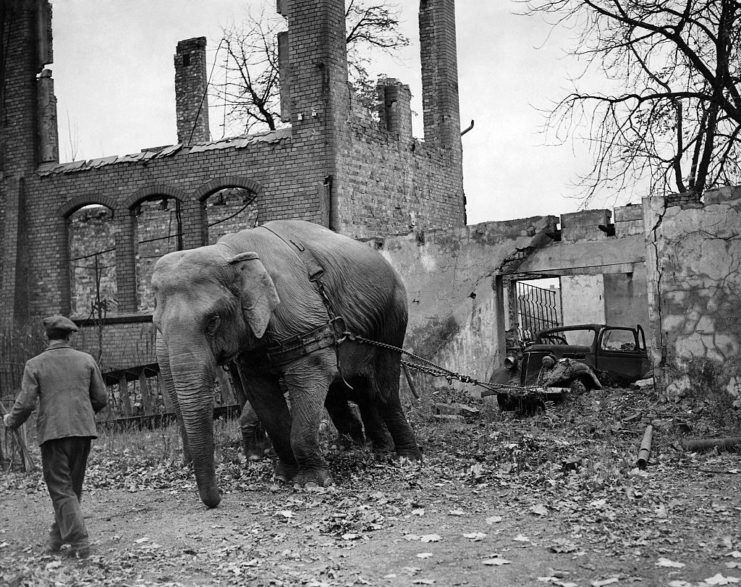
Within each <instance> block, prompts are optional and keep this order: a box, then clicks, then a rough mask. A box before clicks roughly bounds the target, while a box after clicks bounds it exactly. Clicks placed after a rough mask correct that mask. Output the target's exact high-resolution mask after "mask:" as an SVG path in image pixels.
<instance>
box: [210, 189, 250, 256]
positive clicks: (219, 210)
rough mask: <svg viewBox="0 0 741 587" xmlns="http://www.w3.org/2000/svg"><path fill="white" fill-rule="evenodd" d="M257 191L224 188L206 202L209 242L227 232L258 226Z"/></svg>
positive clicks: (212, 242)
mask: <svg viewBox="0 0 741 587" xmlns="http://www.w3.org/2000/svg"><path fill="white" fill-rule="evenodd" d="M255 197H256V194H255V192H253V191H251V190H248V189H246V188H242V187H229V188H222V189H220V190H218V191H216V192H214V193H213V194H211V195H210V196H209V197H208V198H207V199H206V200H205V202H204V205H205V207H206V223H207V226H208V244H209V245H212V244H214V243H215V242H216V241H217V240H219V239H220V238H221V237H222V236H224V235H225V234H229V233H231V232H239V231H240V230H244V229H245V228H254V227H255V226H257V224H258V222H257V203H256V201H255Z"/></svg>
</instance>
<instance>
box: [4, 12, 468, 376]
mask: <svg viewBox="0 0 741 587" xmlns="http://www.w3.org/2000/svg"><path fill="white" fill-rule="evenodd" d="M425 4H426V5H428V4H427V3H425ZM452 4H453V3H452V0H430V1H429V5H428V7H429V8H430V9H431V10H432V12H428V14H431V15H434V18H432V20H431V21H430V26H428V27H427V28H426V31H427V33H426V34H428V41H427V42H426V44H425V47H426V50H427V51H430V52H432V53H434V56H433V57H434V59H435V61H436V68H437V70H438V73H437V74H436V77H434V78H430V77H429V76H428V78H427V81H426V82H425V83H426V86H425V88H424V92H425V93H427V94H430V93H432V94H435V93H436V92H437V89H436V88H435V87H431V86H430V84H434V83H442V84H444V85H445V89H444V94H445V96H446V98H445V100H442V101H435V100H433V101H432V103H433V104H438V105H437V106H434V107H435V108H438V107H439V108H444V109H445V112H443V113H442V114H441V115H440V116H438V117H437V120H439V121H444V125H443V126H445V128H446V129H447V131H446V132H448V134H449V136H450V137H453V138H456V139H457V138H458V135H459V132H460V129H459V128H458V126H457V125H458V119H457V80H456V79H454V77H455V75H456V70H455V67H454V66H455V63H454V58H455V53H454V23H453V22H452V21H451V20H450V18H449V16H450V14H452V12H451V7H452ZM12 5H13V6H14V7H15V8H14V10H15V9H17V11H18V15H20V17H19V18H16V19H15V20H14V24H13V26H12V27H8V26H6V24H7V23H6V24H4V25H3V26H4V32H5V33H6V37H7V38H8V39H9V40H10V44H9V45H8V47H9V53H8V59H9V60H10V61H12V64H13V67H12V68H10V69H9V70H8V71H9V72H10V73H9V74H8V76H7V78H6V86H7V88H8V92H7V95H6V101H5V107H4V112H3V115H4V116H5V117H6V118H7V117H11V118H12V119H13V120H14V125H12V126H11V127H1V128H0V145H3V146H4V149H3V151H2V169H3V172H4V174H3V176H2V178H1V181H2V183H1V184H0V201H1V203H2V205H1V206H0V210H1V212H0V213H1V214H2V216H0V220H1V221H2V231H3V232H2V240H1V244H0V246H2V251H1V252H2V258H3V273H2V275H3V277H2V279H3V281H2V311H3V318H4V320H6V321H9V322H10V323H15V322H16V321H18V320H23V319H25V318H26V317H34V318H35V317H39V316H43V315H47V314H50V313H55V312H60V313H63V314H70V313H75V315H77V316H83V315H85V313H86V312H87V309H88V308H89V307H91V303H92V301H93V300H94V298H95V296H94V295H93V291H94V289H95V286H96V279H95V277H94V260H95V258H96V253H100V255H97V257H98V261H99V270H100V265H101V264H102V265H103V266H104V269H103V272H102V273H101V275H100V279H99V280H100V285H101V286H102V292H101V294H102V296H103V297H104V298H114V297H115V304H111V306H110V307H108V308H107V319H106V321H105V322H104V324H103V331H101V330H100V325H99V324H97V323H96V325H95V326H94V327H93V326H85V329H86V332H85V333H83V335H82V336H81V337H80V344H81V345H82V348H89V350H90V351H91V352H93V353H94V354H95V353H97V352H98V350H99V348H98V347H99V342H98V341H99V339H98V337H99V336H100V335H101V332H103V333H104V334H103V336H104V344H103V346H104V354H103V356H102V358H101V360H102V361H103V362H104V364H105V365H106V366H107V367H106V368H109V369H120V368H123V367H125V365H121V364H120V362H121V361H124V362H126V363H127V364H130V365H136V364H138V363H140V362H142V361H143V363H141V364H147V363H150V362H152V359H153V355H152V344H151V323H150V322H149V321H150V320H151V318H150V316H149V313H148V312H149V310H150V309H151V292H150V291H149V289H148V285H147V282H148V279H149V276H150V274H151V268H152V265H153V263H154V262H155V261H156V259H157V258H158V257H159V256H160V255H162V254H163V253H164V252H166V251H169V250H173V249H174V248H180V247H182V248H192V247H197V246H201V245H204V244H207V243H209V242H213V241H214V240H215V238H217V237H218V236H220V235H221V234H223V233H224V232H226V231H232V230H235V229H237V228H239V227H240V226H249V225H253V224H254V223H255V222H260V223H262V222H267V221H269V220H274V219H285V218H301V219H305V220H310V221H313V222H318V223H321V224H325V225H329V226H331V227H333V228H335V229H336V230H339V231H341V232H344V233H347V234H349V235H351V236H359V237H362V236H372V235H379V234H380V235H386V234H389V233H403V234H407V233H409V232H410V231H416V232H417V233H421V232H422V231H424V230H430V229H434V228H439V227H449V226H461V225H463V224H464V223H465V210H464V198H463V188H462V177H461V165H460V150H459V147H460V141H459V139H458V140H454V141H452V146H451V144H449V143H450V141H447V140H446V141H444V140H442V138H441V137H443V136H444V135H445V133H444V132H443V133H440V132H437V133H433V134H431V135H430V136H429V137H427V139H426V140H425V141H424V143H423V142H420V141H414V140H412V139H411V137H410V132H409V129H408V128H407V127H409V126H410V125H409V124H408V123H409V118H410V115H409V112H408V99H409V96H408V92H405V91H404V89H405V86H404V85H403V83H401V82H397V83H396V86H395V89H396V93H395V94H394V95H389V96H388V98H389V99H388V100H387V102H388V103H387V104H386V105H387V106H388V110H387V112H386V114H388V115H389V118H388V120H386V124H385V129H383V130H381V129H380V128H379V127H378V125H377V124H376V123H375V122H373V121H370V122H369V121H365V120H364V119H362V118H361V117H358V116H356V115H354V114H352V112H351V96H350V90H349V86H348V83H347V62H346V61H347V56H346V46H345V28H344V3H343V2H342V0H291V1H286V2H283V3H282V9H281V13H282V14H283V15H284V16H285V17H286V18H287V21H288V28H289V33H290V34H289V35H288V37H287V38H288V41H287V43H288V47H287V53H288V59H289V61H290V66H289V67H288V71H290V75H291V79H290V80H289V83H288V84H287V85H288V86H289V87H290V88H291V92H290V96H289V99H290V123H291V126H290V127H289V128H287V129H283V130H279V131H274V132H271V133H264V134H261V135H250V136H248V137H237V138H231V139H225V140H222V141H216V142H204V141H203V140H205V139H207V135H202V136H200V137H199V138H200V139H203V140H198V141H196V140H195V139H196V137H197V135H198V134H199V133H200V131H198V132H197V133H196V135H194V141H193V142H194V144H177V145H173V146H171V147H165V148H161V149H150V150H146V151H142V152H140V153H135V154H130V155H120V156H110V157H105V158H101V159H95V160H90V161H77V162H73V163H65V164H58V163H57V162H56V161H50V162H47V163H43V164H41V165H39V161H38V158H37V148H38V146H39V145H40V144H46V145H47V146H48V144H49V143H48V142H47V143H44V142H43V141H39V140H38V139H39V137H37V133H36V131H37V128H38V122H39V109H38V101H37V86H36V84H37V80H36V76H37V74H38V73H39V72H40V71H41V67H42V64H40V60H39V59H38V58H37V57H38V50H37V46H36V45H37V39H36V38H35V36H34V35H35V31H36V30H41V28H40V27H36V26H35V23H36V19H37V18H38V17H39V14H40V8H39V7H40V6H42V5H44V6H45V5H46V2H45V0H23V1H21V0H13V2H12ZM445 14H447V15H448V16H447V17H446V16H445ZM441 15H442V17H441ZM441 27H442V28H441ZM451 27H452V28H451ZM451 35H452V37H451ZM451 39H452V41H453V44H452V46H451ZM440 40H442V41H443V42H444V45H445V47H443V48H441V47H439V46H438V45H437V44H436V43H437V42H438V41H440ZM284 42H285V41H284ZM451 47H452V51H451ZM204 49H205V45H203V43H202V39H190V40H188V41H185V42H183V43H181V44H180V45H179V46H178V50H177V54H176V57H175V64H176V82H177V85H178V86H179V87H180V90H179V91H178V104H177V105H176V107H177V110H178V135H179V141H181V142H186V143H187V142H189V141H188V140H186V139H185V136H184V133H185V131H186V130H187V131H188V133H189V132H190V130H191V128H192V126H193V125H192V124H191V123H192V122H193V121H194V120H196V118H195V116H196V113H197V112H198V110H197V107H196V103H197V100H196V97H198V95H199V94H200V93H201V90H200V86H199V84H200V83H201V81H202V77H203V76H202V70H203V67H202V65H203V64H202V63H201V64H200V65H199V63H200V62H198V59H199V55H200V56H201V57H202V56H203V55H202V54H205V52H204ZM186 54H187V55H188V56H189V57H188V61H189V64H188V65H186V64H185V55H186ZM424 59H425V57H424V56H423V60H424ZM451 60H452V61H451ZM193 66H195V67H193ZM186 69H188V72H186V71H185V70H186ZM186 73H187V75H186ZM11 74H12V75H11ZM44 83H46V84H47V89H48V88H49V87H51V79H50V78H45V82H44ZM392 93H393V92H392ZM47 98H49V99H48V100H46V101H45V102H44V103H45V104H46V105H47V106H48V104H50V103H52V101H51V97H50V96H47ZM181 114H182V116H181ZM47 119H48V117H47ZM188 119H189V120H190V122H188V123H187V124H186V122H185V121H186V120H188ZM181 123H182V124H181ZM201 124H202V121H201V120H200V119H198V123H197V125H196V128H197V130H198V129H199V128H201V126H198V125H201ZM441 124H442V123H441ZM46 126H48V125H46ZM186 126H187V127H188V128H187V129H186V128H185V127H186ZM47 132H50V131H49V130H48V129H47ZM189 136H190V135H189V134H188V138H189ZM445 136H447V135H445ZM46 138H49V137H46ZM222 190H228V191H226V192H222ZM240 190H241V191H240ZM218 193H221V194H222V195H223V196H224V200H225V201H224V205H223V206H220V205H214V204H213V202H214V201H216V199H215V198H216V195H217V194H218ZM245 194H249V198H246V197H245ZM246 200H249V202H248V204H249V205H248V206H246V207H245V204H246V203H247V202H246ZM162 201H166V202H167V206H168V207H167V209H166V210H165V209H161V208H160V204H161V202H162ZM91 205H95V206H98V207H100V206H102V207H105V208H106V209H108V210H110V215H111V217H108V216H105V218H104V217H102V216H101V217H100V218H98V217H97V216H94V215H90V214H87V213H86V212H85V210H88V208H87V207H88V206H91ZM240 208H244V209H243V210H241V211H240ZM98 209H100V208H98ZM90 210H92V208H91V209H90ZM83 219H84V220H83ZM209 225H211V226H209ZM96 227H97V228H104V231H103V232H99V233H96V234H97V236H93V232H94V230H93V229H94V228H96ZM163 237H167V238H163ZM111 249H113V251H111ZM104 251H105V252H104ZM83 259H92V260H93V267H90V266H88V267H82V266H80V267H78V268H77V269H76V270H71V265H73V264H74V265H81V264H82V262H83ZM17 266H18V267H22V268H23V271H22V272H21V271H19V272H17V273H16V272H15V268H16V267H17ZM142 321H143V322H142ZM89 328H93V329H94V330H95V333H94V335H93V333H89V332H87V329H89ZM96 345H97V346H96Z"/></svg>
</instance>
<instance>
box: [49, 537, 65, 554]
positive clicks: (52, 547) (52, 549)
mask: <svg viewBox="0 0 741 587" xmlns="http://www.w3.org/2000/svg"><path fill="white" fill-rule="evenodd" d="M63 544H64V543H63V542H62V541H61V540H55V539H54V538H49V540H47V541H46V548H45V549H44V550H45V551H46V552H48V553H49V554H52V553H57V552H59V551H60V550H62V545H63Z"/></svg>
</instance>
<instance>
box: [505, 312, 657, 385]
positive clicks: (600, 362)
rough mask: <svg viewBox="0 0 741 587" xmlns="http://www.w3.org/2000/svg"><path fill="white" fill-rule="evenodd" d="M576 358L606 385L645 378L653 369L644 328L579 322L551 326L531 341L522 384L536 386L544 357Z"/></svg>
mask: <svg viewBox="0 0 741 587" xmlns="http://www.w3.org/2000/svg"><path fill="white" fill-rule="evenodd" d="M548 355H552V356H554V357H556V359H575V360H577V361H581V362H582V363H584V364H586V365H587V366H588V367H590V368H591V369H592V371H594V373H595V374H596V376H597V378H598V379H599V381H600V382H601V383H602V384H603V385H608V386H625V385H628V384H630V383H633V382H634V381H637V380H639V379H642V378H643V377H645V375H646V374H647V373H648V371H649V369H650V363H649V359H648V350H647V349H646V337H645V334H644V333H643V328H641V326H640V325H637V326H636V327H635V328H630V327H628V326H607V325H605V324H580V325H575V326H561V327H558V328H549V329H548V330H543V331H541V332H539V333H538V335H537V336H536V337H535V340H534V341H533V342H532V343H530V344H528V345H527V346H526V347H525V349H524V351H523V356H522V362H521V365H520V383H521V384H522V385H534V384H536V382H537V379H538V374H539V372H540V369H541V367H542V362H543V358H544V357H545V356H548Z"/></svg>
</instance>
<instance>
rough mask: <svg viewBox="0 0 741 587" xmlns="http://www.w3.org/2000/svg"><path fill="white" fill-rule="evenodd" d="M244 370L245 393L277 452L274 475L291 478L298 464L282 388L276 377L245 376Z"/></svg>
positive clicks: (279, 478)
mask: <svg viewBox="0 0 741 587" xmlns="http://www.w3.org/2000/svg"><path fill="white" fill-rule="evenodd" d="M244 373H245V371H244V370H243V371H242V378H243V381H244V388H245V394H246V395H247V398H248V400H249V402H250V403H251V404H252V407H253V408H254V410H255V412H256V413H257V416H258V417H259V419H260V423H261V424H262V425H263V427H264V428H265V431H266V432H267V433H268V436H269V437H270V440H271V442H272V443H273V449H274V450H275V453H276V454H277V455H278V462H277V463H276V465H275V478H276V479H277V480H279V481H283V482H286V483H287V482H289V481H293V479H294V477H295V476H296V473H297V472H298V464H297V463H296V459H295V458H294V456H293V450H292V449H291V414H290V412H289V411H288V406H287V404H286V400H285V397H284V396H283V391H282V390H281V389H280V387H279V385H278V381H277V378H275V377H272V376H259V375H247V376H246V375H244Z"/></svg>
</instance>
